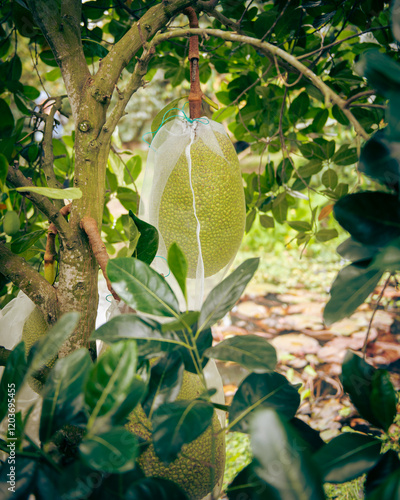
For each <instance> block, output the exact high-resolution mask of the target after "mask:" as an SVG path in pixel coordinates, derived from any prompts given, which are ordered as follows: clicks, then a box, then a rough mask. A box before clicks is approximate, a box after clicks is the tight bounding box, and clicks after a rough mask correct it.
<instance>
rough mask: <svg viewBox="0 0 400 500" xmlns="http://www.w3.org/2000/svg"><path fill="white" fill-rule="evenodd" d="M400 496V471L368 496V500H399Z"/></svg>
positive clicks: (391, 475) (395, 472)
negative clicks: (396, 499) (397, 499)
mask: <svg viewBox="0 0 400 500" xmlns="http://www.w3.org/2000/svg"><path fill="white" fill-rule="evenodd" d="M399 494H400V469H397V470H396V471H394V472H392V474H390V476H389V477H388V478H387V479H386V480H385V481H384V483H382V484H381V485H380V486H379V488H377V489H376V490H374V491H373V492H372V493H371V495H368V497H367V500H383V499H385V500H386V499H395V498H399Z"/></svg>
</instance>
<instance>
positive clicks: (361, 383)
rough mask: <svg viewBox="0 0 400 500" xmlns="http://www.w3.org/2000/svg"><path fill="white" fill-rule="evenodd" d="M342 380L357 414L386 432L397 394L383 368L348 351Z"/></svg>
mask: <svg viewBox="0 0 400 500" xmlns="http://www.w3.org/2000/svg"><path fill="white" fill-rule="evenodd" d="M342 381H343V387H344V389H345V391H346V392H348V393H349V395H350V398H351V401H352V402H353V404H354V406H355V407H356V408H357V410H358V411H359V412H360V415H361V416H362V417H363V418H365V419H366V420H368V421H369V422H371V423H372V424H374V425H376V426H377V427H381V428H382V429H384V430H385V431H387V430H388V428H389V427H390V425H391V424H392V423H393V420H394V417H395V415H396V393H395V391H394V389H393V386H392V384H391V382H390V379H389V376H388V373H387V372H386V370H376V369H375V368H374V367H373V366H371V365H370V364H368V363H367V362H366V361H364V360H363V359H362V358H361V357H360V356H358V355H357V354H355V353H353V352H352V351H347V353H346V357H345V359H344V362H343V366H342Z"/></svg>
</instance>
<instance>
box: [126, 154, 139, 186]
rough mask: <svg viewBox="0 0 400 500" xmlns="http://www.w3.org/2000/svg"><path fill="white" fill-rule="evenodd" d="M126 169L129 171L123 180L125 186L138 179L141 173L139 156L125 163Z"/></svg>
mask: <svg viewBox="0 0 400 500" xmlns="http://www.w3.org/2000/svg"><path fill="white" fill-rule="evenodd" d="M126 168H127V169H128V171H129V174H128V173H127V175H125V173H124V180H125V182H126V183H127V184H130V183H132V182H134V181H136V179H137V178H138V177H139V174H140V172H141V171H142V158H141V157H140V156H139V155H135V156H132V158H129V160H128V161H127V162H126Z"/></svg>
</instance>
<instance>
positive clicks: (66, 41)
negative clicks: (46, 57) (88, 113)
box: [27, 0, 90, 118]
mask: <svg viewBox="0 0 400 500" xmlns="http://www.w3.org/2000/svg"><path fill="white" fill-rule="evenodd" d="M27 3H28V5H29V9H30V11H31V12H32V15H33V17H34V19H35V21H36V24H37V25H38V26H39V28H40V29H41V31H42V33H43V35H44V37H45V38H46V40H47V42H48V44H49V45H50V48H51V50H52V51H53V54H54V57H55V59H56V61H57V64H58V65H59V67H60V69H61V73H62V76H63V79H64V83H65V87H66V89H67V93H68V97H69V101H70V104H71V108H72V114H73V115H74V118H76V116H77V114H78V110H79V104H80V94H81V90H82V88H83V86H84V84H85V82H86V81H87V80H88V78H89V77H90V72H89V68H88V66H87V64H86V60H85V56H84V53H83V47H82V41H81V35H80V17H81V1H80V0H63V1H62V2H61V11H60V2H59V1H57V0H27Z"/></svg>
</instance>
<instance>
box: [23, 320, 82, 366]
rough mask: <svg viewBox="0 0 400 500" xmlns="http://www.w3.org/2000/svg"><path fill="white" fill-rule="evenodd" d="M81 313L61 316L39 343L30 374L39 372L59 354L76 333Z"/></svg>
mask: <svg viewBox="0 0 400 500" xmlns="http://www.w3.org/2000/svg"><path fill="white" fill-rule="evenodd" d="M79 317H80V313H78V312H69V313H65V314H63V315H62V316H61V318H60V319H59V320H58V321H57V323H56V324H55V325H54V326H52V327H51V328H50V329H49V330H48V332H47V334H46V335H43V336H42V338H41V339H40V340H39V341H38V342H37V349H36V351H35V354H34V356H33V359H32V361H31V363H30V366H29V374H30V375H31V374H32V373H33V372H35V371H36V370H39V369H40V368H41V367H42V366H43V365H45V364H46V363H48V362H49V361H50V360H51V359H53V358H54V356H56V355H57V354H58V351H59V350H60V348H61V346H62V345H63V344H64V342H65V341H66V340H67V339H68V337H70V335H72V333H73V332H74V330H75V328H76V326H77V324H78V320H79Z"/></svg>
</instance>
